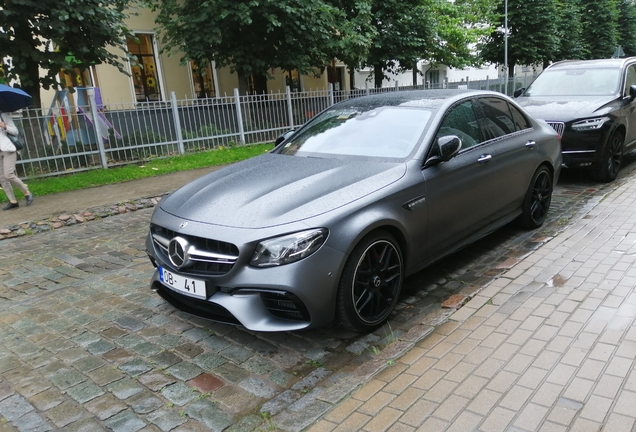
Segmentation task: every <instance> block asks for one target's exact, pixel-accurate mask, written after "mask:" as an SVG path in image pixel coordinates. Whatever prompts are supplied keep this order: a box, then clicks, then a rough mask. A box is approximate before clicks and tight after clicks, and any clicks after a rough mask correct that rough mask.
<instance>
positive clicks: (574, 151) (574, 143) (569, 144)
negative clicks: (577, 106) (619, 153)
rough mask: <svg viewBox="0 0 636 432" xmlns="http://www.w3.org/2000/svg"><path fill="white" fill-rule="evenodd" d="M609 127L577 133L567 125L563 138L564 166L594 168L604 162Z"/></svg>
mask: <svg viewBox="0 0 636 432" xmlns="http://www.w3.org/2000/svg"><path fill="white" fill-rule="evenodd" d="M608 136H609V126H607V127H605V126H604V127H603V128H601V129H598V130H588V131H582V132H579V131H575V130H573V129H572V128H571V125H570V124H566V126H565V131H564V132H563V135H562V137H561V153H562V154H563V164H564V165H565V166H567V167H568V168H587V167H592V166H594V165H596V164H598V163H599V162H601V161H602V158H603V156H604V148H605V143H606V142H607V139H608Z"/></svg>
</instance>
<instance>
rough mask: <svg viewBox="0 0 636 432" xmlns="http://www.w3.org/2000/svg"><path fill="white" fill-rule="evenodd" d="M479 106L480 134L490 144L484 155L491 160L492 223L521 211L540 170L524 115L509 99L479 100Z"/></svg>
mask: <svg viewBox="0 0 636 432" xmlns="http://www.w3.org/2000/svg"><path fill="white" fill-rule="evenodd" d="M477 105H478V107H479V109H478V115H479V116H480V119H479V122H480V126H481V131H482V133H483V134H484V135H485V136H484V138H485V139H486V140H487V141H486V142H485V146H484V147H485V148H484V153H486V154H488V155H490V156H491V159H490V161H489V162H488V163H489V165H490V171H489V172H488V174H489V177H488V179H487V180H486V181H488V184H489V186H488V187H489V189H490V198H489V200H488V201H489V203H490V209H491V211H492V213H491V215H490V216H489V222H492V221H494V220H497V219H499V218H502V217H505V216H506V215H508V214H509V213H511V212H513V211H515V210H517V209H519V208H520V207H521V202H522V201H523V197H524V196H525V193H526V191H527V188H528V184H529V183H530V180H531V178H532V175H533V174H534V170H535V169H536V167H537V166H538V158H537V157H534V154H533V153H532V152H533V150H534V148H535V146H536V145H537V143H536V141H535V140H534V139H533V136H534V131H533V130H532V128H531V125H530V123H529V121H528V120H527V119H526V117H525V115H524V114H523V113H522V112H521V111H520V110H519V109H517V108H516V107H515V106H514V105H513V104H511V103H509V102H508V101H507V100H506V99H504V98H500V97H496V96H485V97H480V98H478V99H477ZM535 153H536V152H535Z"/></svg>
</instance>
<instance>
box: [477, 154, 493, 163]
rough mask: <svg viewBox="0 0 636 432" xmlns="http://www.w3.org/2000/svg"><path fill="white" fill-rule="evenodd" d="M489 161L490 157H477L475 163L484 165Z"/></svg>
mask: <svg viewBox="0 0 636 432" xmlns="http://www.w3.org/2000/svg"><path fill="white" fill-rule="evenodd" d="M490 159H492V156H491V155H481V156H479V159H477V162H479V163H486V162H488V161H490Z"/></svg>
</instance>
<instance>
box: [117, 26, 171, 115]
mask: <svg viewBox="0 0 636 432" xmlns="http://www.w3.org/2000/svg"><path fill="white" fill-rule="evenodd" d="M133 35H134V37H135V38H139V36H144V37H149V38H150V41H149V42H150V43H149V46H150V48H151V50H152V53H150V54H136V53H135V54H133V53H132V52H131V55H132V56H134V57H137V56H141V58H138V60H137V64H133V62H132V61H128V69H129V72H130V85H131V90H132V95H133V99H134V101H135V102H136V103H144V102H146V103H149V102H162V101H165V100H166V96H165V89H164V87H165V86H164V81H163V72H162V68H161V62H160V59H159V56H158V53H159V47H158V46H157V38H156V35H155V33H154V32H143V31H135V32H133ZM129 39H132V38H126V48H127V49H128V51H129V52H130V48H129V45H128V43H129ZM133 40H134V39H133ZM137 45H139V44H137ZM143 58H152V60H153V63H154V64H153V66H154V77H148V76H146V75H145V74H143V81H142V89H143V93H144V96H145V99H143V100H141V99H139V97H138V93H137V89H136V88H137V87H136V86H137V85H138V84H136V82H135V68H139V69H141V70H142V71H143V70H144V68H143V67H140V66H139V64H142V65H143V64H144V63H143ZM140 60H141V61H140ZM148 78H154V81H155V85H156V86H157V92H156V93H155V94H156V95H157V97H158V99H157V100H153V99H150V98H148V93H147V92H146V84H147V82H148V81H147V80H148Z"/></svg>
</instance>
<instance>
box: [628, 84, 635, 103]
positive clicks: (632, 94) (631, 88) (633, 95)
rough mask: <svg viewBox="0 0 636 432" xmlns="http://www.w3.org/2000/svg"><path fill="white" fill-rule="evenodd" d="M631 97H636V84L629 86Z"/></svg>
mask: <svg viewBox="0 0 636 432" xmlns="http://www.w3.org/2000/svg"><path fill="white" fill-rule="evenodd" d="M629 97H630V99H632V100H634V99H636V85H631V86H629Z"/></svg>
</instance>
